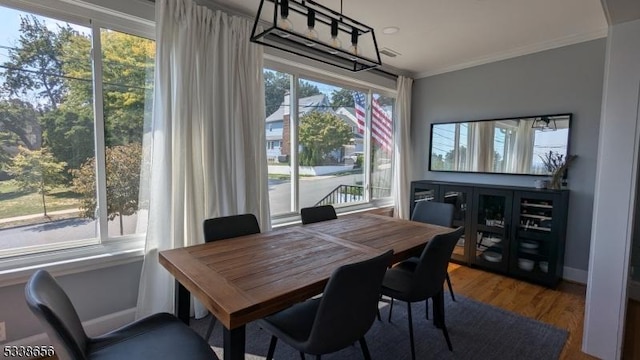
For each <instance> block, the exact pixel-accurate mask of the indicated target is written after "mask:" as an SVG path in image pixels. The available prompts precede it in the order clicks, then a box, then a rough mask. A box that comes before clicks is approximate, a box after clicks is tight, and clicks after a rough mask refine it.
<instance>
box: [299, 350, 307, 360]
mask: <svg viewBox="0 0 640 360" xmlns="http://www.w3.org/2000/svg"><path fill="white" fill-rule="evenodd" d="M300 360H307V358H305V357H304V353H303V352H302V351H300Z"/></svg>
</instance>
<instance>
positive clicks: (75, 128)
mask: <svg viewBox="0 0 640 360" xmlns="http://www.w3.org/2000/svg"><path fill="white" fill-rule="evenodd" d="M41 121H42V127H43V128H44V138H45V140H44V145H45V146H46V147H47V148H49V149H50V150H51V152H52V153H53V154H55V156H56V158H58V159H59V160H61V161H64V162H66V163H67V166H68V168H70V169H78V168H80V166H81V165H82V164H83V163H84V162H85V161H87V159H89V158H90V157H92V156H93V154H94V149H95V143H94V136H93V118H92V117H90V116H87V115H83V114H82V113H81V112H75V111H68V110H62V109H58V110H54V111H49V112H47V113H46V114H45V115H44V116H42V120H41ZM68 174H69V173H68Z"/></svg>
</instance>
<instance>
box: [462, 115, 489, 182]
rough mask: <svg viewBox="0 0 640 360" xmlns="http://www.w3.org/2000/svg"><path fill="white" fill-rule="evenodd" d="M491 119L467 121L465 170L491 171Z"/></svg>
mask: <svg viewBox="0 0 640 360" xmlns="http://www.w3.org/2000/svg"><path fill="white" fill-rule="evenodd" d="M493 125H494V123H493V122H491V121H478V122H472V123H469V130H468V131H469V132H468V138H467V139H468V140H467V141H468V142H469V146H468V147H467V149H468V150H467V151H468V154H467V158H466V164H465V169H464V170H465V171H479V172H492V171H493V159H494V150H493V136H494V132H495V129H494V127H493Z"/></svg>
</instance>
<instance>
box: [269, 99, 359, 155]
mask: <svg viewBox="0 0 640 360" xmlns="http://www.w3.org/2000/svg"><path fill="white" fill-rule="evenodd" d="M289 99H290V97H289V93H286V94H285V95H284V100H283V101H282V104H280V107H278V109H277V110H276V111H275V112H274V113H273V114H271V115H269V116H268V117H267V118H266V120H265V132H266V143H267V160H268V161H269V162H286V161H288V155H289V149H290V148H291V146H290V144H291V143H290V137H289V119H290V110H289V109H290V107H289V101H290V100H289ZM311 111H322V112H330V113H333V114H335V115H337V116H338V117H339V118H340V119H342V120H343V121H344V122H345V123H347V124H348V125H349V126H351V128H352V129H353V139H352V144H345V147H344V156H348V155H351V154H353V153H354V152H357V151H362V149H363V145H362V134H360V133H359V132H358V125H357V121H356V115H355V110H354V109H353V108H352V109H347V108H344V107H341V108H339V109H338V110H337V111H334V110H333V109H332V108H331V105H330V103H329V98H328V97H327V95H325V94H319V95H313V96H309V97H305V98H302V99H299V100H298V116H299V117H302V116H304V115H305V114H307V113H309V112H311ZM340 155H341V154H336V157H337V158H341V156H340Z"/></svg>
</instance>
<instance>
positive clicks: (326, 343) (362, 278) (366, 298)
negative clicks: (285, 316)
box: [306, 250, 393, 354]
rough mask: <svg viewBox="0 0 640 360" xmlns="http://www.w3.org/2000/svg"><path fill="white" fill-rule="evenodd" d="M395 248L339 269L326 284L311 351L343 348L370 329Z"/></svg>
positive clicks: (309, 349)
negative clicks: (383, 280)
mask: <svg viewBox="0 0 640 360" xmlns="http://www.w3.org/2000/svg"><path fill="white" fill-rule="evenodd" d="M392 256H393V250H389V251H387V252H385V253H384V254H382V255H379V256H376V257H374V258H372V259H369V260H365V261H361V262H358V263H355V264H348V265H343V266H341V267H339V268H338V269H336V270H335V271H334V272H333V274H331V278H330V279H329V282H328V283H327V285H326V287H325V288H324V293H323V295H322V298H321V300H320V304H319V306H318V312H317V313H316V317H315V320H314V322H313V326H312V328H311V332H310V334H309V338H308V340H307V345H308V347H306V348H307V349H308V352H309V353H312V354H327V353H331V352H334V351H338V350H340V349H343V348H345V347H347V346H349V345H350V344H353V343H354V342H355V341H357V340H359V339H361V338H362V337H363V336H364V334H366V333H367V331H369V328H370V327H371V325H372V324H373V321H374V319H375V317H376V313H377V310H378V299H379V297H380V290H381V288H382V279H383V278H384V274H385V271H386V269H387V267H388V266H389V265H390V264H391V258H392Z"/></svg>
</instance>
